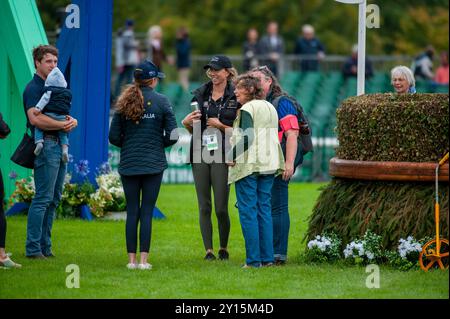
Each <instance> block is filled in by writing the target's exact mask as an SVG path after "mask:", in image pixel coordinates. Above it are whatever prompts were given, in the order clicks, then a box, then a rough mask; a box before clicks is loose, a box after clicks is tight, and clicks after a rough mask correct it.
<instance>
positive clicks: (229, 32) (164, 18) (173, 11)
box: [36, 0, 449, 55]
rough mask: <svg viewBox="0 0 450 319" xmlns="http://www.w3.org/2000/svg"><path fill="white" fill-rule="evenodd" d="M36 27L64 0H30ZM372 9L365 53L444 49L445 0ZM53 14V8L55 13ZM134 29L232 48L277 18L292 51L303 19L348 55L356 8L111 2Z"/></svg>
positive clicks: (372, 0)
mask: <svg viewBox="0 0 450 319" xmlns="http://www.w3.org/2000/svg"><path fill="white" fill-rule="evenodd" d="M36 2H37V5H38V8H39V10H40V13H41V17H42V20H43V23H44V27H45V29H46V30H47V31H54V30H55V29H56V26H57V25H58V21H59V19H58V17H59V16H60V13H61V10H59V11H58V9H59V8H63V7H65V6H66V5H68V4H69V3H70V2H71V1H69V0H36ZM368 4H375V5H377V6H378V7H379V8H380V28H379V29H368V30H367V52H368V54H371V55H385V54H386V55H390V54H405V55H415V54H417V53H418V52H420V51H421V50H423V48H424V47H425V46H426V45H428V44H432V45H434V46H435V48H436V49H437V50H438V51H441V50H448V34H449V16H448V9H449V2H448V0H396V1H392V0H369V1H368ZM58 12H59V13H58ZM129 18H131V19H134V20H135V30H136V32H143V33H145V32H147V30H148V28H149V27H150V26H152V25H155V24H159V25H160V26H161V27H162V28H163V30H164V44H165V47H166V50H167V51H168V52H169V53H172V52H173V43H174V41H175V30H176V29H177V28H178V27H180V26H186V27H187V28H188V29H189V31H190V37H191V41H192V44H193V51H192V52H193V53H194V54H212V53H219V52H221V53H226V54H239V53H240V52H241V46H242V43H243V42H244V41H245V37H246V32H247V30H248V29H249V28H250V27H255V28H257V30H258V31H259V33H260V36H262V35H263V34H264V33H265V29H266V24H267V23H268V21H270V20H275V21H277V22H278V23H279V26H280V33H281V35H282V36H283V37H284V39H285V43H286V53H292V52H293V50H294V45H295V40H296V38H297V37H298V36H299V34H300V30H301V26H302V25H303V24H306V23H307V24H311V25H313V26H314V27H315V29H316V35H317V37H318V38H319V39H320V40H321V41H322V42H323V43H324V44H325V46H326V49H327V53H328V54H348V53H349V51H350V48H351V46H352V44H353V43H356V41H357V30H358V28H357V25H358V8H357V6H355V5H347V4H343V3H339V2H336V1H333V0H297V1H293V0H287V1H286V0H263V1H262V0H259V1H257V0H249V1H243V0H202V1H192V0H150V1H141V0H114V8H113V31H116V30H118V29H119V28H120V27H122V26H123V24H124V23H125V20H126V19H129Z"/></svg>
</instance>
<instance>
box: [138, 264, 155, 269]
mask: <svg viewBox="0 0 450 319" xmlns="http://www.w3.org/2000/svg"><path fill="white" fill-rule="evenodd" d="M138 268H139V269H141V270H150V269H152V265H150V264H149V263H145V264H139V265H138Z"/></svg>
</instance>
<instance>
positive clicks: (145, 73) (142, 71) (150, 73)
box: [134, 60, 166, 80]
mask: <svg viewBox="0 0 450 319" xmlns="http://www.w3.org/2000/svg"><path fill="white" fill-rule="evenodd" d="M165 77H166V75H165V74H164V73H162V72H160V71H159V69H158V67H157V66H156V65H155V64H154V63H153V62H152V61H150V60H145V61H144V62H142V63H141V64H139V65H138V66H137V67H136V69H135V70H134V78H135V79H138V80H149V79H153V78H160V79H164V78H165Z"/></svg>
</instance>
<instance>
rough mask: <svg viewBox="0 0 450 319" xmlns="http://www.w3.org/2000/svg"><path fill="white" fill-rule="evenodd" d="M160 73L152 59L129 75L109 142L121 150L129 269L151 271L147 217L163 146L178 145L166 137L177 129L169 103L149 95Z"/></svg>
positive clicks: (161, 166)
mask: <svg viewBox="0 0 450 319" xmlns="http://www.w3.org/2000/svg"><path fill="white" fill-rule="evenodd" d="M163 77H164V74H163V73H161V72H159V70H158V68H157V67H156V66H155V65H154V64H153V63H152V62H151V61H148V60H147V61H144V62H143V63H141V64H140V65H139V66H138V67H137V68H136V69H135V71H134V83H133V84H132V85H130V86H129V87H128V88H127V89H125V91H123V92H122V94H121V95H120V96H119V99H118V101H117V112H116V113H115V114H114V117H113V119H112V122H111V128H110V131H109V141H110V142H111V144H113V145H116V146H118V147H120V148H121V150H120V163H119V174H120V176H121V179H122V184H123V189H124V192H125V198H126V201H127V221H126V231H125V234H126V242H127V252H128V258H129V263H128V265H127V268H129V269H136V268H139V269H151V265H150V264H149V263H148V262H147V258H148V253H149V250H150V239H151V230H152V214H153V208H154V207H155V203H156V199H157V197H158V193H159V189H160V186H161V181H162V177H163V172H164V170H165V169H166V168H167V161H166V155H165V153H164V148H165V147H167V146H170V145H173V144H175V143H176V142H177V138H175V139H172V140H171V139H170V137H171V136H170V134H171V133H172V131H173V130H174V129H175V128H176V127H177V124H176V120H175V116H174V114H173V111H172V107H171V106H170V102H169V100H168V99H167V97H165V96H164V95H162V94H159V93H156V92H155V91H154V88H155V86H156V85H157V84H158V79H160V78H163ZM139 223H140V232H139V241H140V243H139V248H140V252H141V255H140V262H139V264H137V262H136V249H137V227H138V224H139Z"/></svg>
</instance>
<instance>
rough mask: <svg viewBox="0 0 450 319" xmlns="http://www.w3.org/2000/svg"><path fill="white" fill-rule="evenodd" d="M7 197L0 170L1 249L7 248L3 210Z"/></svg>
mask: <svg viewBox="0 0 450 319" xmlns="http://www.w3.org/2000/svg"><path fill="white" fill-rule="evenodd" d="M4 197H5V187H4V185H3V176H2V170H1V169H0V248H5V240H6V218H5V212H4V210H3V198H4Z"/></svg>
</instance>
